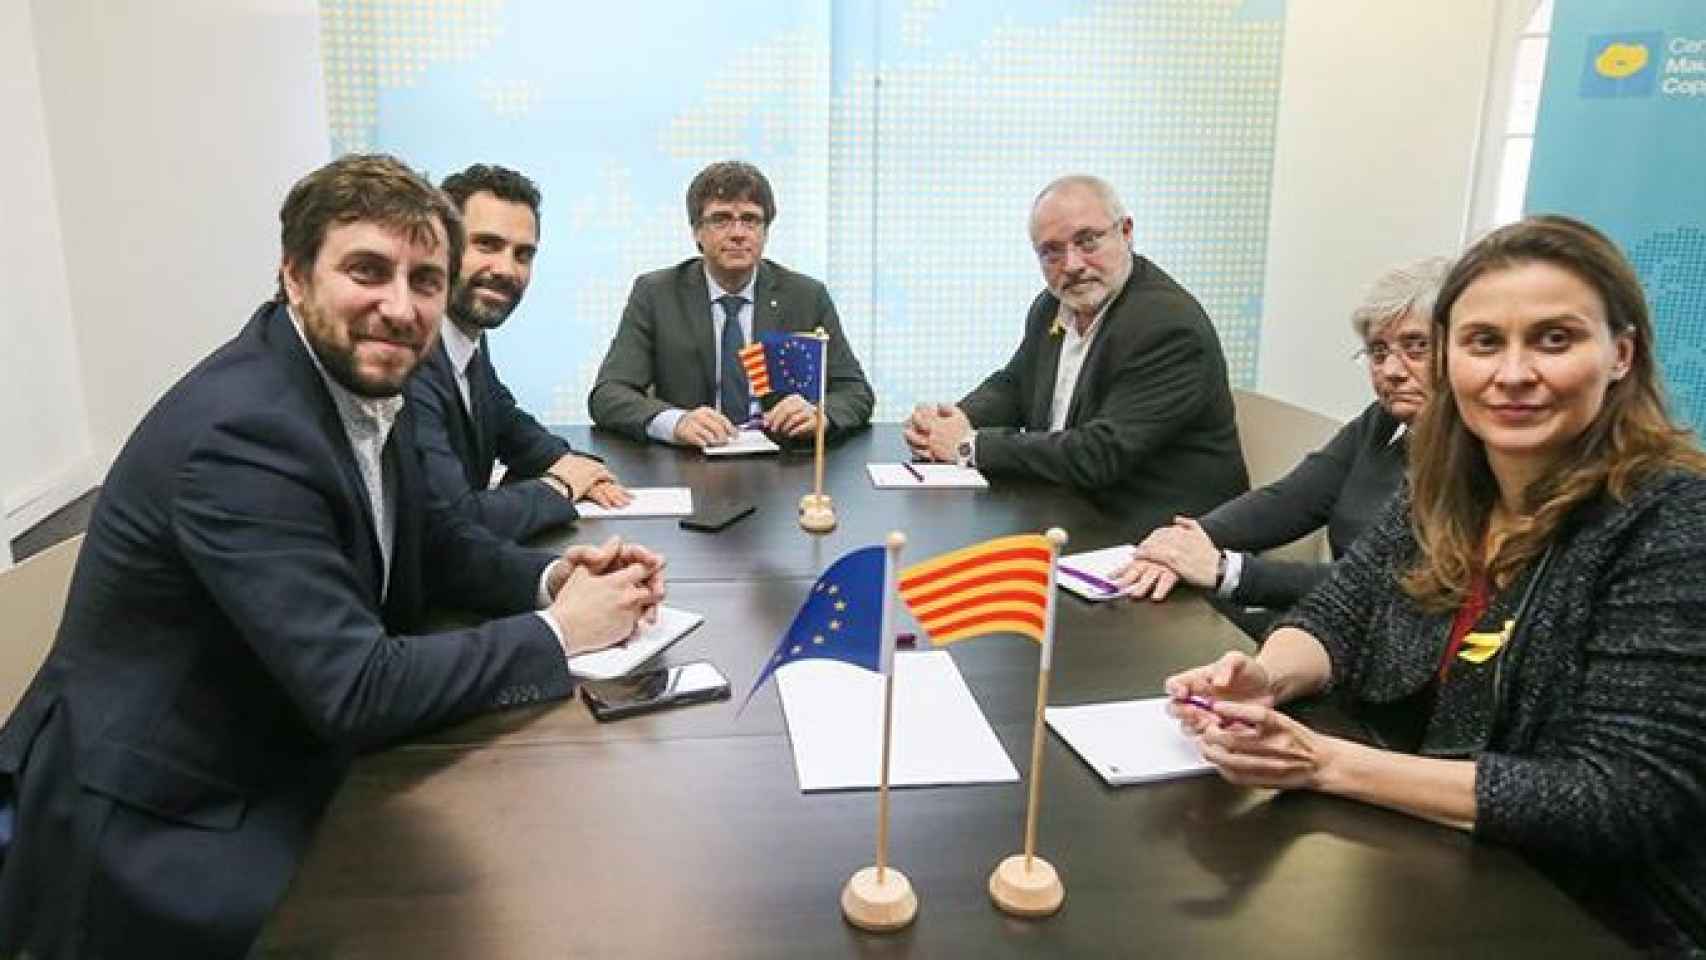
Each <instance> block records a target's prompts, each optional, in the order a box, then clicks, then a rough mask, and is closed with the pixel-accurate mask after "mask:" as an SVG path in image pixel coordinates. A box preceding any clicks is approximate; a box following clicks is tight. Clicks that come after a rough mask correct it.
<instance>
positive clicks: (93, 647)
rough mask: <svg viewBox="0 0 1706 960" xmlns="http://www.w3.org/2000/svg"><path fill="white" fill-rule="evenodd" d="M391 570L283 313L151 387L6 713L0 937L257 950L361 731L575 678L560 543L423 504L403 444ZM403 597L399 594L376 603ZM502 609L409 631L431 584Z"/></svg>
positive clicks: (76, 945)
mask: <svg viewBox="0 0 1706 960" xmlns="http://www.w3.org/2000/svg"><path fill="white" fill-rule="evenodd" d="M384 456H385V466H386V473H387V475H388V477H389V478H390V480H389V481H388V483H387V486H388V487H391V488H392V489H393V490H394V493H395V497H394V499H393V500H392V509H394V511H395V519H396V533H395V539H394V549H393V551H392V558H393V559H392V565H391V574H390V581H389V585H388V590H382V588H384V587H386V584H383V583H382V582H381V580H382V570H383V560H382V556H381V554H380V550H379V545H378V540H377V537H376V535H375V532H374V524H373V520H372V516H371V513H370V509H369V507H368V499H367V495H366V493H365V490H364V488H363V486H362V483H361V477H360V473H359V471H358V468H357V466H356V461H355V457H354V455H353V454H352V453H351V451H350V446H349V441H348V439H347V436H346V434H345V433H344V429H343V426H342V423H341V422H340V420H339V418H338V414H337V410H336V407H335V406H334V405H333V402H332V399H331V395H330V393H329V392H328V391H327V389H326V387H325V384H324V383H323V382H322V381H321V379H320V375H319V373H318V372H317V371H316V369H315V368H314V365H313V363H312V361H311V360H310V357H309V354H308V351H307V349H306V348H305V347H304V346H303V344H302V341H301V339H300V338H299V337H298V335H297V332H296V330H295V328H294V326H293V325H292V323H291V321H290V318H289V315H288V313H287V312H286V310H285V309H284V308H283V307H280V306H274V305H272V304H268V305H266V306H263V307H262V308H261V309H260V310H259V311H257V312H256V313H255V315H254V317H253V318H251V319H250V321H249V322H248V324H247V325H246V326H245V327H244V328H243V331H242V332H241V333H240V334H239V335H238V336H237V338H236V339H234V340H232V341H231V342H230V343H228V344H226V345H225V346H223V347H221V348H220V349H219V350H217V351H216V352H215V353H213V354H212V355H211V356H210V357H208V358H207V359H206V360H204V361H202V363H201V364H199V365H198V366H197V367H196V368H195V369H194V370H192V371H191V372H190V373H189V374H188V375H187V376H185V377H184V379H183V380H181V381H179V382H178V384H177V385H176V386H174V387H173V388H172V389H171V390H170V391H168V392H167V394H166V395H165V396H164V397H163V398H162V399H161V400H160V402H159V403H157V404H156V405H155V406H154V409H153V410H152V411H150V412H149V413H148V415H147V416H146V417H145V418H144V419H143V421H142V423H141V425H139V426H138V427H137V429H136V431H135V432H134V433H133V434H132V435H131V437H130V440H129V441H128V442H127V443H126V444H125V447H124V449H123V451H121V452H120V454H119V457H118V459H117V461H116V462H115V463H114V464H113V467H112V470H111V472H110V473H109V474H108V477H107V482H106V485H105V486H104V488H103V489H102V492H101V497H100V501H99V503H98V504H97V505H96V508H95V512H94V516H93V518H92V519H91V521H90V525H89V532H88V537H87V539H86V540H85V541H84V544H83V548H82V551H81V554H80V556H79V558H78V562H77V570H76V573H75V575H74V577H73V580H72V584H71V591H70V595H69V597H68V599H67V602H66V608H65V617H64V621H63V623H62V625H61V627H60V630H59V635H58V638H57V640H56V641H55V643H54V646H53V649H52V651H51V652H50V653H49V655H48V658H47V661H46V663H45V664H44V665H43V667H42V669H41V671H40V673H38V674H37V675H36V678H35V679H34V681H33V682H32V683H31V686H30V688H29V690H28V691H27V692H26V693H25V695H24V699H23V701H22V702H21V704H20V705H19V706H18V708H17V710H16V711H14V713H13V714H12V716H11V717H10V718H9V719H8V721H7V722H6V725H5V727H4V728H3V729H0V797H6V796H8V795H9V796H11V797H12V798H13V799H14V801H15V806H16V812H17V821H16V827H17V832H16V836H15V838H14V841H13V843H12V845H11V848H10V850H9V851H7V852H6V853H5V855H4V860H3V863H0V956H12V955H14V954H20V953H22V954H28V955H30V956H33V957H40V958H56V957H72V956H76V957H84V956H90V957H109V956H110V957H119V956H148V957H165V956H181V957H191V956H194V957H234V956H241V955H242V954H243V952H244V951H245V950H246V949H247V948H248V945H249V943H250V941H251V940H252V939H253V938H254V936H255V934H256V932H257V931H258V930H259V928H260V925H261V923H262V921H263V919H264V918H265V917H266V914H267V912H268V911H269V910H270V909H271V908H272V906H273V904H274V903H275V902H276V901H277V899H278V898H279V896H280V895H281V894H282V893H283V892H284V888H285V885H286V884H287V883H288V882H289V880H290V877H291V875H292V873H293V872H294V871H295V869H296V865H297V861H298V859H299V858H300V857H301V855H302V852H303V850H304V849H305V848H306V847H307V845H308V841H309V839H310V836H311V834H312V832H313V829H314V825H315V823H316V821H317V820H318V819H319V816H320V813H321V810H322V808H323V807H324V806H325V804H326V801H327V800H328V798H330V797H331V795H332V792H333V790H334V789H335V788H336V787H337V785H338V783H339V781H340V780H341V779H342V777H343V774H344V772H345V769H346V768H347V766H348V764H349V762H350V760H351V758H352V756H353V755H354V754H355V753H357V752H358V751H362V750H366V749H370V748H374V747H378V746H380V745H383V744H386V743H389V742H391V741H394V740H397V739H398V738H402V737H407V736H410V735H412V734H417V733H420V732H422V731H424V730H427V729H430V728H433V727H437V726H441V725H443V724H446V723H450V722H452V721H454V720H457V719H459V718H462V717H466V716H468V715H470V714H473V713H476V712H479V711H484V710H490V709H493V708H495V707H500V706H504V705H507V704H515V703H523V702H527V701H532V700H538V699H543V698H547V697H560V696H564V695H566V694H567V693H568V692H569V690H570V679H569V673H568V668H567V666H566V664H565V662H564V658H563V653H562V650H561V648H560V647H559V646H558V644H557V641H556V639H555V637H554V636H553V635H552V633H551V631H550V629H549V628H548V627H547V626H546V624H545V623H544V622H543V621H542V620H541V619H540V618H539V617H538V616H536V615H535V614H533V613H526V612H519V611H525V610H528V609H529V608H531V607H533V606H534V601H535V595H536V591H537V589H538V579H539V576H540V574H541V573H542V572H543V570H544V568H545V565H546V564H547V563H548V562H549V561H550V559H551V555H550V554H548V553H543V552H537V551H528V550H523V549H521V548H519V547H515V546H511V545H507V544H504V543H502V542H501V541H498V540H497V539H495V538H493V537H492V536H491V535H490V534H488V533H486V532H485V531H483V530H481V529H479V528H478V527H476V526H474V525H473V524H471V523H469V522H468V521H467V520H465V519H463V518H461V517H459V516H457V515H456V514H454V513H452V512H450V511H448V510H446V509H442V508H438V509H429V506H428V497H427V491H426V484H425V480H424V478H423V477H422V476H421V470H420V465H419V462H418V455H417V453H416V448H415V438H414V424H413V421H412V419H411V417H410V414H409V411H408V408H407V407H405V408H404V410H403V412H402V414H401V415H400V416H399V417H398V419H397V421H396V425H395V427H394V429H393V433H392V434H391V438H390V441H389V443H388V444H387V446H386V449H385V455H384ZM382 597H383V599H381V598H382ZM429 598H430V599H431V600H432V601H435V602H439V603H445V604H452V605H455V606H458V607H464V608H469V609H477V610H481V611H485V612H490V613H493V614H511V615H510V616H505V617H503V618H502V619H497V620H493V621H491V622H489V623H486V624H484V625H482V626H478V627H473V628H469V629H462V630H452V631H448V632H443V633H436V634H429V635H410V632H411V631H414V630H418V629H419V628H420V627H421V625H422V614H423V610H424V608H425V606H426V604H427V602H428V600H429Z"/></svg>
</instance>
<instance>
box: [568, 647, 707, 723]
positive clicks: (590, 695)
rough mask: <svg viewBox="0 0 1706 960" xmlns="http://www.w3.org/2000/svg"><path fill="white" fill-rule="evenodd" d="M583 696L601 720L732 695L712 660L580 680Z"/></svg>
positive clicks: (593, 712) (704, 701)
mask: <svg viewBox="0 0 1706 960" xmlns="http://www.w3.org/2000/svg"><path fill="white" fill-rule="evenodd" d="M581 697H582V699H584V700H586V705H587V706H588V707H589V708H591V710H592V715H593V716H594V717H597V718H598V719H600V720H620V719H621V718H623V717H632V716H636V715H638V714H642V713H650V712H651V711H653V710H662V709H663V708H665V707H673V706H678V705H681V704H687V703H709V702H711V701H713V700H727V699H728V698H729V681H728V678H727V677H725V676H723V673H722V671H721V670H718V669H717V668H716V667H715V666H714V665H713V664H711V663H710V662H709V661H705V660H699V661H695V662H693V663H683V664H679V665H677V666H673V667H662V668H660V669H657V670H647V671H645V672H643V673H636V674H633V675H632V676H627V677H618V678H616V679H614V680H593V681H590V682H588V683H583V684H581Z"/></svg>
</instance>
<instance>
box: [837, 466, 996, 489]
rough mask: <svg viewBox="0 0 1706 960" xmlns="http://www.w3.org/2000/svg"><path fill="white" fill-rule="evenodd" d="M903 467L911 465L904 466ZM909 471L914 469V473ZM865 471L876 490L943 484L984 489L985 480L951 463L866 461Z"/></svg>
mask: <svg viewBox="0 0 1706 960" xmlns="http://www.w3.org/2000/svg"><path fill="white" fill-rule="evenodd" d="M907 467H911V468H912V469H911V470H908V469H907ZM913 471H917V473H914V472H913ZM865 472H866V473H868V474H870V477H871V484H872V485H873V486H875V487H876V488H877V489H878V490H893V489H908V488H911V489H921V488H924V487H946V488H955V489H963V490H987V489H989V481H988V480H985V479H984V477H983V474H981V473H979V472H977V471H976V470H973V469H971V468H970V467H956V466H954V465H953V464H951V463H912V464H906V463H867V464H865Z"/></svg>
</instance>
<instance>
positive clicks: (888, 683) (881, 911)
mask: <svg viewBox="0 0 1706 960" xmlns="http://www.w3.org/2000/svg"><path fill="white" fill-rule="evenodd" d="M885 546H886V547H887V552H886V553H885V554H884V556H883V615H882V619H881V621H880V623H881V626H880V627H879V628H878V629H880V630H881V631H882V632H881V634H880V635H879V637H878V642H879V643H880V644H881V647H880V649H881V651H882V655H881V662H880V665H881V668H882V673H883V753H882V764H881V772H880V774H879V775H878V780H877V865H876V866H875V867H865V868H864V869H862V870H860V871H859V872H857V873H855V874H853V876H852V877H851V878H849V879H848V881H847V885H846V886H845V887H843V888H842V889H841V914H842V916H845V917H846V918H847V922H848V923H851V924H853V925H854V926H856V927H858V928H860V929H861V930H870V931H873V932H877V933H881V932H884V931H888V930H899V929H901V928H902V927H904V926H906V925H907V924H909V923H911V922H912V918H913V917H915V916H917V915H918V897H917V896H916V895H915V894H914V893H913V892H912V882H911V881H910V880H908V879H907V878H906V874H904V873H901V872H900V871H899V870H896V869H894V868H892V867H890V866H889V745H890V743H891V742H892V729H893V720H894V597H895V571H896V570H898V569H900V550H901V548H902V547H904V546H906V535H905V534H903V533H900V532H898V531H896V532H894V533H891V534H889V537H888V542H887V543H886V544H885Z"/></svg>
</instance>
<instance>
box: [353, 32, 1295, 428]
mask: <svg viewBox="0 0 1706 960" xmlns="http://www.w3.org/2000/svg"><path fill="white" fill-rule="evenodd" d="M320 11H321V25H322V44H321V48H322V55H323V59H324V70H325V88H326V99H327V109H328V118H329V125H330V128H331V133H332V139H333V144H332V146H333V148H334V150H335V151H336V152H339V153H342V152H347V151H358V150H359V151H367V150H383V151H387V152H392V153H396V154H398V155H399V156H401V157H403V158H404V159H406V160H407V161H408V162H409V163H410V164H412V165H413V166H415V167H417V168H420V169H424V170H425V171H427V172H428V173H429V174H430V175H431V176H432V177H434V178H435V179H437V178H442V177H443V176H444V175H446V174H448V173H451V172H454V171H456V170H459V169H461V168H463V167H465V166H467V165H468V164H470V163H475V162H488V163H500V164H503V165H505V166H510V167H513V168H515V169H518V170H520V171H522V172H524V173H526V174H528V175H529V176H531V177H532V178H533V179H534V180H536V181H537V182H538V183H539V186H540V188H541V190H542V191H543V193H544V198H545V200H544V209H543V213H542V218H541V238H540V239H541V245H540V251H539V256H538V260H537V262H536V267H535V272H534V279H533V284H532V287H531V288H530V289H529V290H528V292H527V296H526V299H525V300H524V302H523V303H522V305H521V307H520V308H519V309H518V310H517V311H516V313H515V315H514V316H512V317H511V318H510V320H509V322H508V323H507V324H505V326H504V327H503V328H502V329H501V330H499V331H497V332H496V333H495V334H493V336H492V337H491V344H492V352H493V356H494V359H495V360H496V362H497V364H498V366H499V368H500V369H501V370H502V372H503V375H504V378H505V380H506V382H508V383H509V385H510V387H511V388H512V389H513V390H514V392H515V393H516V395H517V398H518V399H519V400H520V402H521V403H522V404H523V405H524V406H525V407H527V408H528V409H530V410H532V411H534V412H535V413H536V414H538V415H539V416H540V417H541V419H543V420H545V421H547V422H555V423H574V422H585V419H586V406H585V401H586V394H587V391H588V390H589V389H590V388H591V386H592V382H593V377H594V374H595V373H596V370H597V367H598V363H599V361H600V360H601V359H602V357H603V354H604V349H605V347H606V345H607V344H608V343H609V340H610V337H611V335H612V333H613V332H614V330H615V328H616V324H617V321H618V319H619V318H620V316H621V312H622V308H623V305H624V303H625V302H626V301H627V297H628V293H629V290H630V289H631V287H632V285H633V281H634V278H635V277H636V276H638V275H639V274H641V273H643V272H646V271H649V270H654V269H657V268H659V267H663V266H667V265H671V264H674V263H676V262H678V261H680V260H682V259H685V258H687V257H690V256H693V255H694V252H695V251H694V249H693V245H692V239H691V236H690V233H689V229H688V224H687V217H686V210H685V207H684V204H683V200H684V194H685V191H686V187H687V183H688V181H689V180H690V179H691V178H692V176H693V174H694V173H695V172H697V171H698V170H699V169H701V168H702V167H703V166H704V165H705V164H707V163H709V162H712V161H714V160H722V159H729V158H743V159H747V160H751V161H753V162H754V163H756V164H758V165H759V166H760V167H761V168H762V169H763V170H764V171H765V173H766V174H767V175H768V176H769V178H770V180H771V182H772V184H773V185H774V187H775V190H776V194H777V205H778V217H777V220H776V222H775V224H774V229H773V230H772V231H771V234H770V242H769V248H768V250H767V255H768V256H770V257H771V258H772V259H775V260H777V261H779V262H782V263H784V264H786V265H788V266H790V267H792V268H794V269H797V270H801V271H803V272H805V273H808V274H811V275H813V276H816V277H818V278H820V279H822V280H823V281H824V282H825V283H827V284H828V285H829V289H830V292H831V294H832V295H833V296H834V298H835V302H836V306H837V309H838V310H839V312H840V314H841V317H842V320H843V324H844V326H845V328H846V331H847V335H848V337H849V338H850V339H851V340H852V346H853V348H854V350H855V351H856V352H857V354H858V355H859V358H860V360H861V361H862V362H863V363H864V366H865V369H866V371H867V374H868V375H869V376H870V377H871V380H872V382H873V386H874V387H875V388H876V391H877V396H878V407H877V412H876V415H877V417H878V419H883V420H894V419H898V418H899V417H901V416H903V415H904V413H905V411H907V410H908V409H910V407H911V405H912V404H913V403H914V402H919V401H932V400H955V399H958V398H959V397H960V396H961V395H963V394H964V393H965V392H966V391H967V390H969V389H970V388H971V387H973V386H975V385H976V384H977V383H978V381H979V380H981V379H982V378H983V377H984V376H985V375H987V374H988V373H989V372H990V371H991V370H993V369H995V368H996V367H997V366H999V365H1000V364H1002V363H1004V362H1005V361H1006V360H1007V357H1008V355H1009V354H1010V352H1011V351H1012V349H1013V348H1014V346H1015V345H1016V344H1017V342H1018V339H1019V335H1020V330H1021V325H1022V322H1023V318H1024V315H1025V311H1026V308H1027V307H1028V306H1029V304H1030V302H1031V300H1032V298H1033V297H1034V296H1035V295H1036V294H1037V292H1038V291H1039V290H1041V288H1042V278H1041V274H1040V272H1039V270H1038V267H1037V263H1036V258H1035V255H1034V254H1033V253H1032V251H1031V248H1030V243H1029V238H1028V236H1027V233H1026V218H1027V215H1028V212H1029V208H1030V203H1031V200H1032V198H1033V197H1034V195H1035V194H1036V192H1037V190H1038V189H1039V188H1041V187H1042V186H1043V185H1044V184H1045V183H1047V182H1048V181H1049V180H1051V179H1053V178H1054V177H1057V176H1060V175H1062V174H1065V173H1075V172H1089V173H1095V174H1098V175H1100V176H1103V177H1105V178H1107V179H1108V180H1110V181H1111V182H1112V183H1113V184H1114V185H1115V186H1116V187H1117V188H1118V189H1119V190H1120V192H1121V194H1122V195H1123V196H1124V198H1125V200H1126V201H1127V204H1128V205H1129V206H1130V207H1131V214H1132V216H1133V219H1134V221H1135V225H1136V237H1137V248H1138V250H1139V252H1141V253H1143V254H1144V255H1146V256H1148V257H1150V258H1151V259H1153V260H1154V261H1156V262H1157V263H1158V264H1159V265H1160V266H1161V267H1162V268H1163V269H1165V270H1167V271H1168V272H1169V273H1171V274H1173V275H1174V276H1175V277H1177V278H1178V279H1179V280H1180V281H1181V282H1182V283H1184V284H1185V285H1186V286H1187V287H1188V288H1189V289H1190V290H1191V291H1192V292H1193V293H1195V294H1196V295H1197V297H1198V298H1199V299H1200V300H1201V301H1202V303H1203V305H1204V307H1205V308H1206V309H1207V310H1208V312H1209V314H1210V316H1211V317H1213V319H1214V321H1215V323H1216V325H1217V327H1218V329H1219V331H1220V335H1221V339H1222V341H1223V343H1224V345H1225V348H1226V353H1227V360H1228V363H1229V366H1230V369H1231V373H1232V377H1233V380H1234V382H1235V383H1237V384H1239V385H1245V386H1248V385H1252V384H1253V383H1254V381H1255V375H1256V362H1257V353H1256V350H1257V343H1258V336H1259V332H1260V316H1259V310H1260V304H1261V302H1262V280H1263V271H1264V268H1265V258H1266V249H1267V211H1268V196H1269V181H1270V174H1271V169H1272V161H1273V141H1274V127H1275V114H1276V106H1277V98H1278V89H1279V68H1280V43H1281V37H1282V33H1283V19H1284V13H1285V6H1284V3H1283V0H989V2H977V3H968V2H964V0H853V2H831V0H801V2H793V3H778V2H758V0H729V2H726V3H723V4H718V5H715V6H711V5H703V4H698V3H682V2H668V0H660V2H655V3H652V4H649V5H648V7H647V10H646V15H645V16H644V17H643V18H639V21H637V20H636V17H635V16H634V14H633V11H631V10H629V9H625V8H620V7H617V8H601V7H597V6H588V5H584V4H563V3H556V2H547V0H322V2H321V4H320ZM641 21H643V24H650V25H655V24H669V28H668V29H658V28H656V27H646V26H639V25H637V24H638V23H640V22H641Z"/></svg>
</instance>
